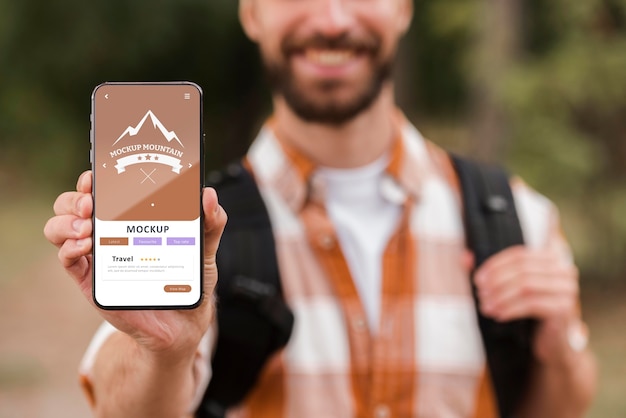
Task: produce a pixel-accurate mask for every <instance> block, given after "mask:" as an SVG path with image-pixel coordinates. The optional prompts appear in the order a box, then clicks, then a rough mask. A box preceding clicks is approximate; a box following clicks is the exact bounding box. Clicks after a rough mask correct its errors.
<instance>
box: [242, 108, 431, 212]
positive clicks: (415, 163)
mask: <svg viewBox="0 0 626 418" xmlns="http://www.w3.org/2000/svg"><path fill="white" fill-rule="evenodd" d="M397 126H398V129H397V130H396V131H397V132H398V134H397V135H396V139H395V140H394V141H393V145H392V149H391V152H390V160H389V164H388V166H387V169H386V174H387V175H386V177H385V178H384V179H383V184H381V187H383V191H384V195H385V196H386V197H387V198H388V199H390V200H391V201H393V202H394V203H400V201H401V200H402V201H404V200H406V198H408V197H410V198H411V199H412V200H414V201H417V200H418V199H419V196H420V191H421V185H422V182H423V178H424V175H425V173H426V172H427V170H428V169H429V167H430V161H429V160H430V159H429V156H428V154H429V152H428V147H427V144H426V141H425V140H424V139H423V137H422V136H421V135H420V133H419V132H418V131H417V129H415V127H414V126H413V125H412V124H411V123H410V122H409V121H408V120H407V119H406V118H405V117H404V116H403V115H401V117H399V118H398V122H397ZM247 159H248V162H249V164H250V167H251V168H252V171H253V172H254V175H255V177H256V179H257V182H258V184H259V186H260V187H261V188H263V189H264V190H271V191H272V192H271V194H272V196H273V197H277V198H280V199H281V200H283V201H284V202H285V203H286V204H287V205H288V206H289V207H290V208H291V210H293V211H294V212H296V213H298V212H300V210H301V209H302V208H303V207H304V205H305V204H306V203H307V202H308V201H310V200H316V199H318V198H321V199H323V191H322V192H320V190H318V189H319V186H318V185H317V184H316V181H315V176H314V173H315V169H316V165H315V163H314V162H313V161H311V160H310V159H309V158H307V157H306V156H305V155H304V154H302V153H300V152H299V151H298V150H296V149H295V148H293V147H291V146H289V144H286V143H285V141H280V140H279V139H278V138H277V137H276V134H275V132H274V129H273V128H272V123H271V120H270V121H269V122H267V123H266V124H265V125H264V126H263V128H262V129H261V131H260V132H259V134H258V136H257V138H256V139H255V140H254V142H253V143H252V145H251V147H250V149H249V151H248V154H247Z"/></svg>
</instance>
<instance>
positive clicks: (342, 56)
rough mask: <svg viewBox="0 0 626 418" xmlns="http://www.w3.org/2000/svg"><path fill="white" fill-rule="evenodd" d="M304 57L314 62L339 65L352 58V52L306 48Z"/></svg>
mask: <svg viewBox="0 0 626 418" xmlns="http://www.w3.org/2000/svg"><path fill="white" fill-rule="evenodd" d="M306 58H307V59H308V60H309V61H311V62H313V63H315V64H320V65H326V66H339V65H343V64H345V63H346V62H348V61H350V60H351V59H352V58H354V52H352V51H347V50H343V51H340V50H307V52H306Z"/></svg>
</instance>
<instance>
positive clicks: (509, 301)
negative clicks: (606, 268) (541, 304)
mask: <svg viewBox="0 0 626 418" xmlns="http://www.w3.org/2000/svg"><path fill="white" fill-rule="evenodd" d="M577 296H578V281H577V280H576V278H575V277H574V276H571V275H570V276H568V275H561V276H552V277H545V276H541V275H533V276H527V277H518V278H516V279H514V280H512V281H511V282H510V283H509V284H508V285H507V286H504V287H503V288H501V289H499V291H498V292H495V293H490V294H484V293H483V294H480V295H479V300H480V309H481V312H483V314H485V315H487V316H492V317H496V318H502V317H510V316H511V315H513V314H515V315H521V316H524V317H541V316H542V315H543V311H532V310H529V311H526V310H521V309H520V308H519V307H517V306H516V305H517V304H521V306H526V308H528V309H530V308H532V307H533V302H534V301H535V300H542V301H543V300H549V299H553V300H555V301H556V300H558V299H560V298H562V297H565V298H567V299H571V300H572V301H575V300H576V299H577Z"/></svg>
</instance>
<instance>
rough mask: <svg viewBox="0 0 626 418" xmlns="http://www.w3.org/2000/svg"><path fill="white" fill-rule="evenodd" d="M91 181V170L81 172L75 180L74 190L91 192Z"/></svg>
mask: <svg viewBox="0 0 626 418" xmlns="http://www.w3.org/2000/svg"><path fill="white" fill-rule="evenodd" d="M92 181H93V174H92V172H91V170H87V171H85V172H83V173H82V174H81V175H80V176H79V177H78V181H77V182H76V191H78V192H79V193H91V185H92Z"/></svg>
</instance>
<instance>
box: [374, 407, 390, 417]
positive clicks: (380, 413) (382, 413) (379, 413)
mask: <svg viewBox="0 0 626 418" xmlns="http://www.w3.org/2000/svg"><path fill="white" fill-rule="evenodd" d="M374 417H375V418H390V417H391V411H390V410H389V407H388V406H387V405H382V404H381V405H378V406H377V407H376V409H374Z"/></svg>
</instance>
